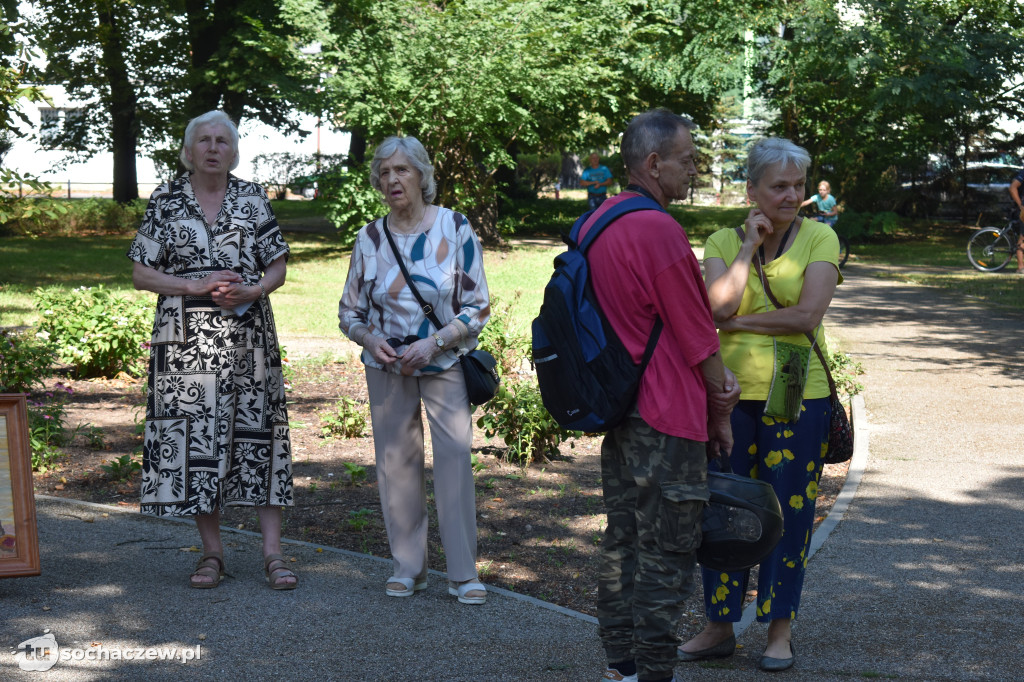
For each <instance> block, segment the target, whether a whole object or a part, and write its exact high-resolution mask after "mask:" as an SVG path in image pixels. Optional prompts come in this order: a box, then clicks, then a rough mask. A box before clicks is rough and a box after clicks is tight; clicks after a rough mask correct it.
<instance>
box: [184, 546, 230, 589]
mask: <svg viewBox="0 0 1024 682" xmlns="http://www.w3.org/2000/svg"><path fill="white" fill-rule="evenodd" d="M196 576H200V577H203V578H210V580H209V581H208V582H207V581H205V580H196ZM223 577H224V553H223V552H206V553H205V554H203V556H201V557H200V558H199V562H198V563H197V564H196V569H195V570H194V571H192V575H190V576H189V579H188V584H189V587H194V588H195V589H197V590H212V589H213V588H215V587H217V585H220V581H221V579H222V578H223Z"/></svg>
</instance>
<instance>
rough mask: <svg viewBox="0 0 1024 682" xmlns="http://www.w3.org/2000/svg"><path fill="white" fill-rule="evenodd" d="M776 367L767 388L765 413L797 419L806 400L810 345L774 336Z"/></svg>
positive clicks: (771, 415)
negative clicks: (790, 341) (782, 339)
mask: <svg viewBox="0 0 1024 682" xmlns="http://www.w3.org/2000/svg"><path fill="white" fill-rule="evenodd" d="M773 341H774V345H775V371H774V372H773V373H772V385H771V388H770V389H768V400H766V401H765V404H764V413H765V414H766V415H768V416H769V417H776V418H779V419H788V420H790V421H794V422H795V421H797V420H798V419H800V406H801V405H802V404H803V400H804V387H805V386H807V375H808V370H809V365H810V357H811V349H810V348H808V347H807V346H799V345H797V344H795V343H786V342H785V341H779V340H777V339H773Z"/></svg>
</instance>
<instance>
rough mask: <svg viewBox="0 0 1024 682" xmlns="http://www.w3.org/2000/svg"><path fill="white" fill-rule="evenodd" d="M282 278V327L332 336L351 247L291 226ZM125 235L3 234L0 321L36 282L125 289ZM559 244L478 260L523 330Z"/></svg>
mask: <svg viewBox="0 0 1024 682" xmlns="http://www.w3.org/2000/svg"><path fill="white" fill-rule="evenodd" d="M287 239H288V242H289V244H290V245H291V247H292V255H291V257H290V259H289V262H288V281H287V283H286V284H285V286H284V287H282V288H281V289H280V290H279V291H277V292H275V293H274V295H273V301H274V313H275V317H276V320H277V324H278V327H279V329H280V331H281V332H282V333H284V334H286V335H289V336H309V337H330V336H334V335H336V334H339V333H340V332H339V331H338V318H337V311H338V298H339V297H340V295H341V289H342V286H343V285H344V283H345V276H346V275H347V274H348V264H349V256H350V252H349V251H348V250H347V249H342V248H340V247H338V246H337V240H336V239H334V238H333V236H332V235H331V236H324V235H311V234H305V233H303V234H299V233H291V234H287ZM130 242H131V236H118V237H89V238H74V237H70V238H69V237H63V238H59V239H58V238H52V239H51V238H39V239H31V238H28V237H7V238H3V239H0V327H6V326H21V325H30V324H34V323H35V321H36V320H37V319H38V315H37V313H36V311H35V309H34V308H33V305H32V292H33V291H34V290H35V288H36V287H39V286H48V285H53V284H59V285H61V286H65V287H78V286H95V285H97V284H103V285H104V286H105V287H107V288H109V289H113V290H115V291H119V292H122V293H125V294H129V295H131V296H138V297H150V298H153V299H154V301H155V296H154V295H153V294H149V293H147V292H136V291H135V289H134V288H133V287H132V282H131V262H130V261H129V260H128V259H127V258H126V257H125V251H126V250H127V248H128V244H129V243H130ZM560 250H561V245H560V244H558V245H552V246H550V247H545V246H529V247H520V248H509V249H496V250H488V251H487V252H486V253H485V255H484V264H485V265H484V267H485V268H486V272H487V280H488V284H489V286H490V288H491V292H492V295H493V296H494V297H495V298H497V299H500V300H506V301H509V300H511V299H512V297H513V296H514V295H515V292H516V290H517V289H518V290H520V291H522V295H521V296H522V298H521V299H520V302H519V305H518V306H517V312H518V311H522V314H521V315H518V316H517V325H518V326H519V327H520V329H521V330H522V331H525V330H526V329H527V328H528V325H529V322H530V320H531V319H532V318H533V316H534V315H535V314H536V311H537V310H539V309H540V300H541V296H542V290H543V288H544V284H545V283H546V282H547V279H548V277H549V276H550V274H551V263H552V260H553V259H554V257H555V255H556V254H557V253H558V252H559V251H560Z"/></svg>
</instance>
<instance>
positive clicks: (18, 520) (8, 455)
mask: <svg viewBox="0 0 1024 682" xmlns="http://www.w3.org/2000/svg"><path fill="white" fill-rule="evenodd" d="M28 433H29V432H28V405H27V403H26V401H25V394H23V393H0V526H3V528H2V529H0V578H19V577H23V576H30V575H39V573H40V566H39V536H38V535H37V531H36V501H35V496H34V495H33V492H32V457H31V455H30V452H29V442H28Z"/></svg>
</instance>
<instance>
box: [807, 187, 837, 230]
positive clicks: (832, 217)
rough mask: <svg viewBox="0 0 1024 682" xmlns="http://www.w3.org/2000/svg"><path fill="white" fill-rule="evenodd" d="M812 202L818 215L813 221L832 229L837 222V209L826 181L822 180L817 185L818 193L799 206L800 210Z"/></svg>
mask: <svg viewBox="0 0 1024 682" xmlns="http://www.w3.org/2000/svg"><path fill="white" fill-rule="evenodd" d="M812 201H813V202H814V203H815V205H817V207H818V213H819V214H820V215H818V216H816V218H815V219H816V220H817V221H818V222H821V223H825V224H826V225H828V226H829V227H831V228H833V229H834V228H835V226H836V221H837V220H839V207H838V206H837V205H836V198H835V197H834V196H832V185H830V184H828V181H826V180H822V181H821V182H820V183H818V193H817V194H815V195H814V196H812V197H811V198H810V199H808V200H807V201H805V202H804V203H802V204H800V208H803V207H804V206H807V205H808V204H810V203H811V202H812Z"/></svg>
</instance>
